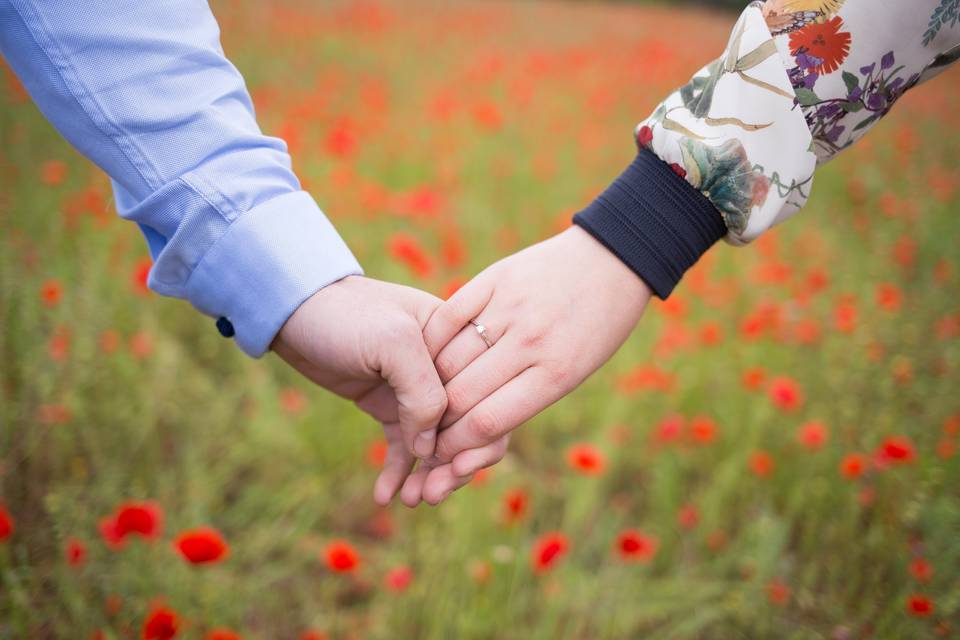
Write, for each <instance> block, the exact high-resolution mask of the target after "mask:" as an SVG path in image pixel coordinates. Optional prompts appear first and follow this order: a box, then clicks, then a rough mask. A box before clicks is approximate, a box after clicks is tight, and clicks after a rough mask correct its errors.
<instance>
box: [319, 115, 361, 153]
mask: <svg viewBox="0 0 960 640" xmlns="http://www.w3.org/2000/svg"><path fill="white" fill-rule="evenodd" d="M323 147H324V149H326V151H327V153H329V154H330V155H332V156H334V157H337V158H347V157H350V156H351V155H353V153H354V152H355V151H356V150H357V135H356V133H355V132H354V128H353V126H352V125H351V123H350V122H349V121H347V120H341V121H340V122H338V123H337V124H336V125H335V126H334V127H333V129H331V130H330V131H329V132H328V133H327V138H326V140H324V143H323Z"/></svg>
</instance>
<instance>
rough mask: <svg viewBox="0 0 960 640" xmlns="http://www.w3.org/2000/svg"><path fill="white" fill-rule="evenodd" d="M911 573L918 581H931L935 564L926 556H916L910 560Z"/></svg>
mask: <svg viewBox="0 0 960 640" xmlns="http://www.w3.org/2000/svg"><path fill="white" fill-rule="evenodd" d="M910 575H912V576H913V578H914V579H915V580H917V581H918V582H930V578H932V577H933V566H932V565H931V564H930V563H929V562H927V560H925V559H924V558H914V559H913V560H911V561H910Z"/></svg>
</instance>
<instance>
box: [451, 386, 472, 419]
mask: <svg viewBox="0 0 960 640" xmlns="http://www.w3.org/2000/svg"><path fill="white" fill-rule="evenodd" d="M446 391H447V409H448V410H449V411H450V412H451V413H458V414H460V413H462V412H463V410H464V408H469V407H467V397H466V396H467V393H468V392H467V390H466V389H464V388H463V386H462V385H460V386H458V385H456V384H450V385H447V388H446Z"/></svg>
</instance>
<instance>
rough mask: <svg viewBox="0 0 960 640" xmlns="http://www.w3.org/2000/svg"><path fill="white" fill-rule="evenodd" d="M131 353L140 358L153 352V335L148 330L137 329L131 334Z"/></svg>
mask: <svg viewBox="0 0 960 640" xmlns="http://www.w3.org/2000/svg"><path fill="white" fill-rule="evenodd" d="M130 353H132V354H133V357H135V358H138V359H140V360H142V359H144V358H146V357H148V356H149V355H150V354H151V353H153V336H151V335H150V334H149V333H148V332H146V331H137V332H136V333H134V334H133V335H131V336H130Z"/></svg>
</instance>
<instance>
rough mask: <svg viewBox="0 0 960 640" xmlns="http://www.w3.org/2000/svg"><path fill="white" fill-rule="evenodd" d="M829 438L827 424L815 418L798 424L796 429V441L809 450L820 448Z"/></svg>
mask: <svg viewBox="0 0 960 640" xmlns="http://www.w3.org/2000/svg"><path fill="white" fill-rule="evenodd" d="M829 439H830V431H829V430H828V429H827V426H826V425H825V424H823V423H822V422H819V421H817V420H814V421H811V422H808V423H806V424H803V425H800V428H799V429H798V430H797V441H798V442H799V443H800V444H802V445H803V446H804V447H806V448H807V449H810V450H811V451H816V450H817V449H820V448H821V447H823V445H824V444H826V442H827V440H829Z"/></svg>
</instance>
